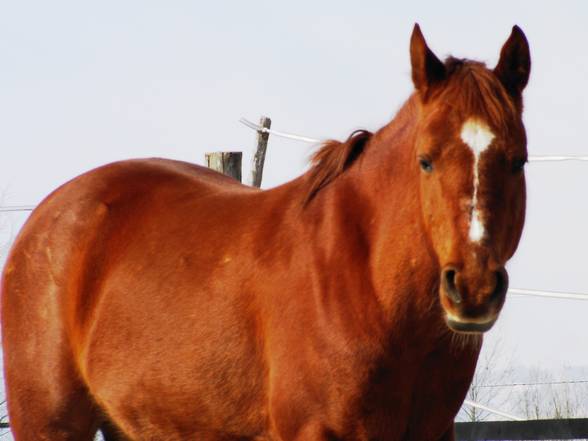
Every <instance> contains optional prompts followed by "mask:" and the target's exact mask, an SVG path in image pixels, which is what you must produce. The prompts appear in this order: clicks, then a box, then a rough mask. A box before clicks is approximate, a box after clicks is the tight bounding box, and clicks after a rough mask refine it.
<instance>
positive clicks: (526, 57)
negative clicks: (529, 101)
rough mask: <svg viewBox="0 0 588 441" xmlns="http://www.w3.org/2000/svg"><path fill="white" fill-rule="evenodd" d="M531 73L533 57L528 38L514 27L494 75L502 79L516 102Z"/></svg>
mask: <svg viewBox="0 0 588 441" xmlns="http://www.w3.org/2000/svg"><path fill="white" fill-rule="evenodd" d="M530 72H531V55H530V53H529V43H528V42H527V37H525V34H524V33H523V31H522V30H521V28H519V27H518V26H516V25H515V26H513V28H512V32H511V34H510V37H508V40H506V43H504V46H502V50H501V51H500V59H499V60H498V64H497V65H496V67H495V68H494V73H495V74H496V76H497V77H498V78H499V79H500V81H501V82H502V84H503V85H504V87H505V88H506V90H507V92H508V93H509V94H510V95H511V96H512V97H513V98H515V99H516V100H519V99H520V97H521V92H522V91H523V89H524V88H525V86H526V85H527V82H528V81H529V73H530Z"/></svg>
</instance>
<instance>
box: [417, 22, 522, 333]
mask: <svg viewBox="0 0 588 441" xmlns="http://www.w3.org/2000/svg"><path fill="white" fill-rule="evenodd" d="M410 53H411V64H412V79H413V83H414V85H415V88H416V95H417V99H418V123H417V130H416V134H415V138H414V151H415V154H414V167H415V169H418V172H417V173H418V174H419V175H420V176H419V178H418V180H419V186H420V189H419V195H420V209H421V213H422V221H423V225H424V229H425V232H426V234H425V236H426V238H427V239H426V240H427V243H428V247H429V249H430V253H431V255H432V256H433V258H434V259H435V260H436V261H437V263H438V267H439V268H440V274H439V277H440V281H439V296H440V302H441V305H442V308H443V311H444V314H445V321H446V323H447V325H448V326H449V328H451V329H452V330H454V331H458V332H484V331H487V330H488V329H490V328H491V327H492V325H493V324H494V322H495V321H496V319H497V317H498V314H499V312H500V310H501V308H502V305H503V303H504V300H505V295H506V292H507V289H508V275H507V272H506V270H505V268H504V267H505V264H506V262H507V261H508V260H509V258H510V257H511V256H512V255H513V253H514V252H515V249H516V247H517V245H518V242H519V239H520V237H521V233H522V229H523V223H524V217H525V176H524V164H525V162H526V161H527V149H526V136H525V129H524V126H523V122H522V118H521V112H522V99H521V93H522V90H523V89H524V87H525V86H526V84H527V81H528V77H529V72H530V56H529V47H528V44H527V40H526V38H525V36H524V34H523V32H522V31H521V30H520V29H519V28H518V27H516V26H515V27H514V28H513V30H512V33H511V35H510V37H509V39H508V40H507V42H506V43H505V44H504V46H503V48H502V51H501V53H500V59H499V61H498V64H497V65H496V67H495V68H494V69H493V70H491V69H488V68H486V66H485V65H483V64H482V63H478V62H474V61H469V60H459V59H455V58H448V59H447V60H446V61H445V62H441V61H440V60H439V59H438V58H437V57H436V56H435V54H434V53H433V52H432V51H431V50H430V49H429V47H428V46H427V44H426V42H425V39H424V37H423V35H422V33H421V31H420V29H419V27H418V25H415V28H414V31H413V34H412V38H411V45H410Z"/></svg>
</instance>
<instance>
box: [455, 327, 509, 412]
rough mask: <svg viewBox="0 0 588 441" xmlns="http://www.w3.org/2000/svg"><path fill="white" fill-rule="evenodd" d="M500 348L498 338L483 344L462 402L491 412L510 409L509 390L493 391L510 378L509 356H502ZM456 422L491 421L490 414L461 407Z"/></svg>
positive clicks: (476, 409)
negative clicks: (467, 401)
mask: <svg viewBox="0 0 588 441" xmlns="http://www.w3.org/2000/svg"><path fill="white" fill-rule="evenodd" d="M503 348H504V345H503V340H502V338H500V337H498V338H496V339H494V340H492V341H491V342H490V343H489V344H486V343H485V344H484V346H483V349H482V353H481V354H480V358H479V360H478V365H477V367H476V372H475V374H474V378H473V380H472V384H471V385H470V389H469V390H468V393H467V396H466V399H468V400H470V401H473V402H475V403H478V404H482V405H484V406H487V407H491V408H495V409H505V408H510V407H511V406H510V405H509V400H510V396H511V390H510V389H509V388H501V387H495V386H496V385H500V384H503V383H506V382H510V381H511V378H512V375H513V364H512V358H513V355H512V352H511V353H509V354H507V355H506V356H505V354H504V351H503ZM491 417H492V418H491ZM458 418H459V419H460V420H462V421H484V420H486V419H494V418H493V416H492V414H491V413H490V412H488V411H486V410H483V409H479V408H476V407H472V406H468V405H464V406H463V407H462V409H461V411H460V413H459V414H458Z"/></svg>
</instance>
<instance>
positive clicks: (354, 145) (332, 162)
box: [304, 130, 372, 204]
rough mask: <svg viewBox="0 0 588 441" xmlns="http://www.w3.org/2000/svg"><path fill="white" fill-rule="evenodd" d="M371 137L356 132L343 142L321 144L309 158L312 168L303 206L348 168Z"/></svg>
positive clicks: (333, 141)
mask: <svg viewBox="0 0 588 441" xmlns="http://www.w3.org/2000/svg"><path fill="white" fill-rule="evenodd" d="M371 136H372V133H371V132H368V131H367V130H356V131H355V132H353V133H352V134H351V135H349V138H347V140H346V141H345V142H340V141H335V140H329V141H326V142H325V143H323V145H322V146H321V148H320V149H319V150H318V151H316V152H315V153H314V154H313V155H312V158H311V164H312V166H311V169H310V172H309V180H308V190H307V192H306V196H305V198H304V204H307V203H308V202H310V201H311V200H312V198H314V196H316V194H317V193H318V192H319V191H320V190H321V189H322V188H324V187H325V186H327V185H328V184H329V183H330V182H332V181H333V180H334V179H335V178H336V177H337V176H339V175H340V174H341V173H343V172H344V171H345V170H347V168H349V166H350V165H351V164H352V163H353V162H354V161H355V160H356V159H357V158H358V156H359V155H360V154H361V153H362V152H363V149H364V147H365V144H366V142H367V141H368V140H369V139H370V138H371Z"/></svg>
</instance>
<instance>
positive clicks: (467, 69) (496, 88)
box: [440, 57, 522, 131]
mask: <svg viewBox="0 0 588 441" xmlns="http://www.w3.org/2000/svg"><path fill="white" fill-rule="evenodd" d="M445 67H446V69H447V73H448V81H447V82H446V83H445V84H444V87H443V88H442V90H441V91H440V99H441V100H443V101H444V102H445V103H446V104H448V105H450V106H451V107H452V108H453V109H454V110H456V111H457V112H459V113H460V114H462V115H477V116H480V117H483V118H484V119H485V120H487V121H488V122H489V123H490V124H491V125H493V126H494V127H496V128H497V129H499V130H503V131H507V130H508V125H509V124H510V123H511V122H512V121H513V120H515V119H516V117H517V115H518V114H519V113H520V112H521V110H522V109H519V108H517V103H515V101H514V100H513V98H512V97H511V96H510V95H509V94H508V92H507V91H506V89H505V87H504V86H503V84H502V83H501V82H500V80H499V79H498V77H497V76H496V75H495V74H494V72H492V71H491V70H489V69H488V68H487V67H486V65H485V64H484V63H480V62H477V61H471V60H465V59H458V58H453V57H449V58H448V59H447V60H446V61H445Z"/></svg>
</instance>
